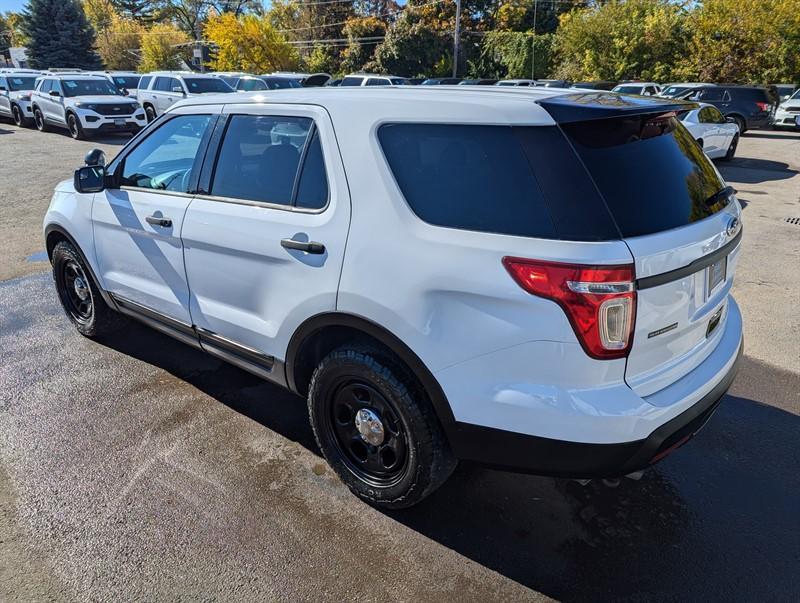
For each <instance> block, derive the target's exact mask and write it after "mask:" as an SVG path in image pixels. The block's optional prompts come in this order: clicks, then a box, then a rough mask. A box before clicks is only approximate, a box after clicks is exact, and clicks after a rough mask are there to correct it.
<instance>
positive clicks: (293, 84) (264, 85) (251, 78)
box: [236, 75, 303, 92]
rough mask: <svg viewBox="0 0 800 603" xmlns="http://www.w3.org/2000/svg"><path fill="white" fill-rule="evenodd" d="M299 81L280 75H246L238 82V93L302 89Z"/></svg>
mask: <svg viewBox="0 0 800 603" xmlns="http://www.w3.org/2000/svg"><path fill="white" fill-rule="evenodd" d="M302 87H303V86H301V85H300V84H299V83H298V82H297V80H295V79H293V78H289V77H282V76H280V75H245V76H242V77H240V78H238V80H237V82H236V91H237V92H258V91H261V90H281V89H285V88H302Z"/></svg>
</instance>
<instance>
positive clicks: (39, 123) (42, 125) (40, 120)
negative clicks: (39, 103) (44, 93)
mask: <svg viewBox="0 0 800 603" xmlns="http://www.w3.org/2000/svg"><path fill="white" fill-rule="evenodd" d="M33 121H34V122H35V123H36V129H37V130H39V131H40V132H47V130H48V129H49V128H48V127H47V122H46V121H45V120H44V113H42V110H41V109H40V108H39V107H36V108H35V109H34V110H33Z"/></svg>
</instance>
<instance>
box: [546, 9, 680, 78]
mask: <svg viewBox="0 0 800 603" xmlns="http://www.w3.org/2000/svg"><path fill="white" fill-rule="evenodd" d="M685 15H686V13H685V12H684V10H683V8H682V7H681V6H680V5H678V4H675V3H674V2H671V1H670V0H609V1H608V2H605V3H602V4H597V5H593V6H591V7H590V8H586V9H580V10H573V11H570V12H569V13H566V14H563V15H562V16H561V18H560V26H559V28H558V30H557V31H556V34H555V35H556V38H555V51H556V53H557V56H558V60H559V67H558V69H557V71H556V75H557V76H558V77H559V78H564V79H571V80H582V79H604V80H622V79H634V78H641V79H647V80H656V81H667V80H670V79H672V78H673V77H674V76H673V71H674V67H675V65H676V63H677V62H678V60H679V59H680V58H681V57H682V56H684V55H685V53H686V38H687V36H686V30H685Z"/></svg>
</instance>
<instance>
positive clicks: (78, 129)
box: [67, 113, 86, 140]
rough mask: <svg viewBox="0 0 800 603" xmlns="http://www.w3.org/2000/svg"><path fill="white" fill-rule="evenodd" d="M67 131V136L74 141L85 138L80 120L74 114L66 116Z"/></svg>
mask: <svg viewBox="0 0 800 603" xmlns="http://www.w3.org/2000/svg"><path fill="white" fill-rule="evenodd" d="M67 129H68V130H69V135H70V136H72V138H74V139H75V140H84V139H85V138H86V134H85V133H84V131H83V126H82V125H81V120H80V119H78V116H77V115H75V114H74V113H68V114H67Z"/></svg>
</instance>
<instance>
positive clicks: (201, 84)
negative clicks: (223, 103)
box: [183, 77, 233, 94]
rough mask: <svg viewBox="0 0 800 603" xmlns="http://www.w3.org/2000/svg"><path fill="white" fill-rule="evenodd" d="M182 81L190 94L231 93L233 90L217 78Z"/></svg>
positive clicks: (184, 79) (187, 78)
mask: <svg viewBox="0 0 800 603" xmlns="http://www.w3.org/2000/svg"><path fill="white" fill-rule="evenodd" d="M183 81H184V82H186V87H187V88H188V89H189V93H190V94H204V93H206V92H233V88H231V87H230V86H228V84H226V83H225V82H224V81H222V80H221V79H220V78H218V77H185V78H183Z"/></svg>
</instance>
